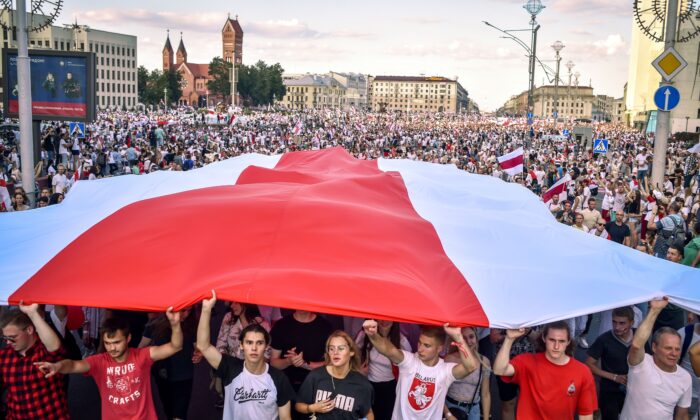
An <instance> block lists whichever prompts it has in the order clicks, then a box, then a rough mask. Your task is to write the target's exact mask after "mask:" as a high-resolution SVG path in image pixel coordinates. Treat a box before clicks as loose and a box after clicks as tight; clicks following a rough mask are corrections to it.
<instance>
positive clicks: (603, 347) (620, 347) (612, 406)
mask: <svg viewBox="0 0 700 420" xmlns="http://www.w3.org/2000/svg"><path fill="white" fill-rule="evenodd" d="M633 323H634V311H633V310H632V308H631V307H629V306H626V307H622V308H616V309H614V310H613V312H612V330H609V331H606V332H605V333H603V334H602V335H600V336H599V337H598V338H597V339H596V340H595V342H594V343H593V345H592V346H591V348H590V349H589V350H588V358H587V359H586V364H587V365H588V367H589V368H590V369H591V372H593V374H594V375H596V376H598V377H600V378H601V379H600V393H599V395H598V400H599V406H600V414H601V418H602V420H617V419H618V418H619V417H620V412H621V411H622V406H623V404H624V403H625V396H626V395H627V388H626V386H627V369H628V366H627V352H628V351H629V347H630V345H631V344H632V337H633V335H634V331H633V330H632V324H633ZM599 362H600V363H599Z"/></svg>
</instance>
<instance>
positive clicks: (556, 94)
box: [552, 41, 564, 123]
mask: <svg viewBox="0 0 700 420" xmlns="http://www.w3.org/2000/svg"><path fill="white" fill-rule="evenodd" d="M552 48H553V49H554V52H555V53H556V60H557V71H556V73H555V75H554V112H553V113H552V114H553V117H554V122H555V123H556V121H557V118H559V64H560V63H561V56H560V55H559V52H560V51H561V50H562V49H563V48H564V43H563V42H561V41H556V42H555V43H554V44H552Z"/></svg>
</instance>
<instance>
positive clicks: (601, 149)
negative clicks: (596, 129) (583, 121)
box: [593, 139, 608, 153]
mask: <svg viewBox="0 0 700 420" xmlns="http://www.w3.org/2000/svg"><path fill="white" fill-rule="evenodd" d="M593 153H608V139H595V140H593Z"/></svg>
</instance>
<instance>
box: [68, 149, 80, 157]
mask: <svg viewBox="0 0 700 420" xmlns="http://www.w3.org/2000/svg"><path fill="white" fill-rule="evenodd" d="M70 154H71V155H73V156H78V155H79V154H80V150H73V149H70Z"/></svg>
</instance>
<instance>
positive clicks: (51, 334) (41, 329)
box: [19, 302, 61, 353]
mask: <svg viewBox="0 0 700 420" xmlns="http://www.w3.org/2000/svg"><path fill="white" fill-rule="evenodd" d="M19 310H20V311H22V312H24V313H25V314H27V316H28V317H29V319H31V320H32V324H34V330H36V333H37V335H38V336H39V340H41V342H42V343H44V347H46V350H48V351H49V352H51V353H53V352H55V351H56V350H58V349H60V348H61V339H60V338H58V335H56V332H55V331H54V330H53V328H51V327H50V326H49V324H48V323H47V322H46V320H45V319H44V317H43V316H41V314H40V313H39V305H38V304H36V303H33V304H31V305H24V302H20V303H19Z"/></svg>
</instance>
